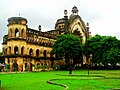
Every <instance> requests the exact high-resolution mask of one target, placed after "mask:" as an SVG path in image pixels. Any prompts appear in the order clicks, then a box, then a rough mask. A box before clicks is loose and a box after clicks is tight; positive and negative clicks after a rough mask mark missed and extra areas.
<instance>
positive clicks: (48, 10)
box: [0, 0, 120, 50]
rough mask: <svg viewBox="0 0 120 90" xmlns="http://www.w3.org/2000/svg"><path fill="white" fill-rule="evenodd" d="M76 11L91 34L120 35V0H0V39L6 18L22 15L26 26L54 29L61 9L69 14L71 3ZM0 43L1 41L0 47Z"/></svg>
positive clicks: (43, 29)
mask: <svg viewBox="0 0 120 90" xmlns="http://www.w3.org/2000/svg"><path fill="white" fill-rule="evenodd" d="M74 5H75V6H77V7H78V9H79V15H80V16H81V17H82V19H83V20H84V21H85V22H89V23H90V31H91V32H92V35H95V34H101V35H112V36H116V37H117V38H118V39H120V31H119V30H120V0H0V43H2V37H3V36H4V35H5V34H7V24H8V22H7V19H8V18H10V17H18V16H19V15H20V16H21V17H24V18H26V19H27V20H28V27H30V28H33V29H37V28H38V25H42V31H48V30H53V29H54V25H55V22H56V20H57V19H59V18H62V17H63V16H64V10H65V9H67V10H68V15H70V14H71V9H72V7H73V6H74ZM1 47H2V45H1V44H0V50H1Z"/></svg>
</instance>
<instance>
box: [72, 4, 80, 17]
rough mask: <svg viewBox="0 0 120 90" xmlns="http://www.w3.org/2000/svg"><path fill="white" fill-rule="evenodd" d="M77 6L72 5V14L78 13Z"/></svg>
mask: <svg viewBox="0 0 120 90" xmlns="http://www.w3.org/2000/svg"><path fill="white" fill-rule="evenodd" d="M78 11H79V10H78V8H77V7H76V6H74V7H73V8H72V13H73V14H74V15H77V14H78Z"/></svg>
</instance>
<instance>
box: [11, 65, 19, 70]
mask: <svg viewBox="0 0 120 90" xmlns="http://www.w3.org/2000/svg"><path fill="white" fill-rule="evenodd" d="M12 71H18V64H17V63H13V65H12Z"/></svg>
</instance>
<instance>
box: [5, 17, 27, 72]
mask: <svg viewBox="0 0 120 90" xmlns="http://www.w3.org/2000/svg"><path fill="white" fill-rule="evenodd" d="M26 24H27V20H26V19H25V18H22V17H11V18H9V19H8V25H7V26H8V35H5V36H4V38H3V56H4V58H5V63H6V64H10V71H16V70H18V71H22V69H23V67H22V63H23V56H24V55H25V54H26V52H25V51H26V50H25V47H26V31H27V25H26ZM6 37H7V38H6Z"/></svg>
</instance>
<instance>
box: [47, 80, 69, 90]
mask: <svg viewBox="0 0 120 90" xmlns="http://www.w3.org/2000/svg"><path fill="white" fill-rule="evenodd" d="M55 80H61V79H51V80H49V81H47V83H49V84H53V85H58V86H61V87H64V88H65V89H64V90H66V89H68V86H67V85H64V84H57V83H55V82H53V81H55Z"/></svg>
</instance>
